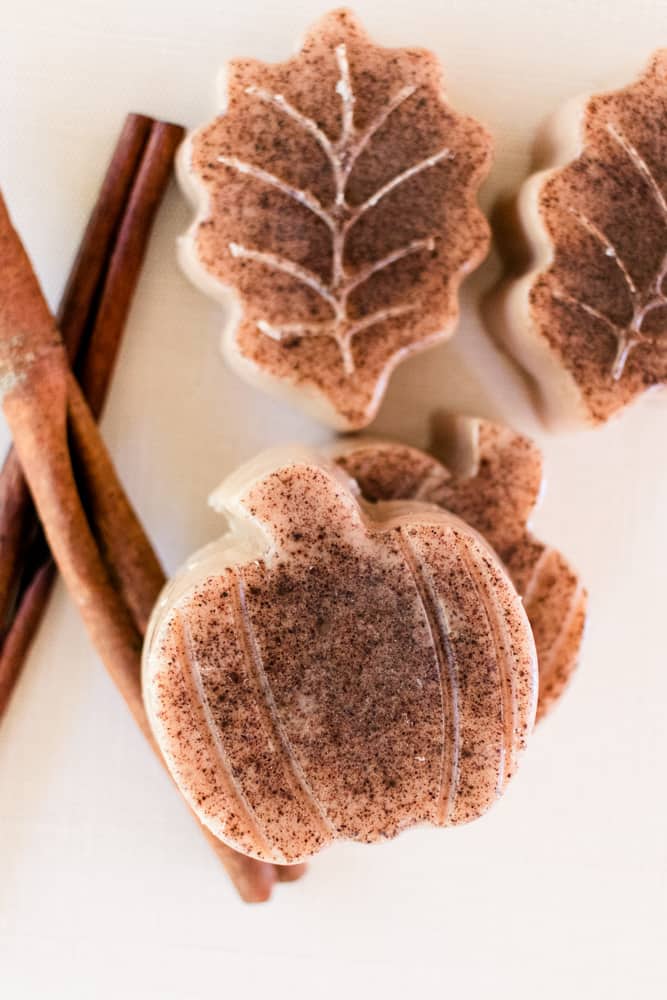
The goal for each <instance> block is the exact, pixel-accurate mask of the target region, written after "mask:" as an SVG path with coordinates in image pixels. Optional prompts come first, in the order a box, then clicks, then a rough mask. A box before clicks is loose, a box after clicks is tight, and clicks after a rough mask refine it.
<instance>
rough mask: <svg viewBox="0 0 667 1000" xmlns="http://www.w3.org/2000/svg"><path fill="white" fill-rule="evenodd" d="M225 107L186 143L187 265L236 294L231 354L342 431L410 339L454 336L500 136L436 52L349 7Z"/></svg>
mask: <svg viewBox="0 0 667 1000" xmlns="http://www.w3.org/2000/svg"><path fill="white" fill-rule="evenodd" d="M226 85H227V86H226V92H227V104H226V109H225V111H224V114H222V115H220V116H219V117H218V118H216V119H215V120H214V121H213V122H211V123H210V124H209V125H205V126H203V127H202V128H200V129H199V130H198V131H196V132H195V133H194V134H193V135H192V136H191V137H190V139H189V141H188V142H187V143H186V145H185V146H184V148H183V151H182V155H181V158H180V174H181V177H182V180H183V184H184V188H185V190H186V191H187V192H188V193H189V194H190V195H191V197H192V199H193V202H194V204H195V205H196V207H197V210H198V214H197V218H196V221H195V223H194V225H193V226H192V228H191V230H190V231H189V233H188V234H187V235H186V236H185V237H184V238H183V239H182V241H181V261H182V263H183V266H184V268H185V270H186V272H187V273H188V274H189V275H190V276H191V278H192V279H193V280H194V281H195V282H196V283H197V284H199V285H200V286H201V287H202V288H203V289H204V291H206V292H208V293H209V294H212V295H214V296H217V297H222V298H223V300H224V301H225V302H228V303H229V302H231V304H232V305H231V313H232V316H231V320H230V323H229V325H228V327H227V330H226V333H225V337H224V350H225V354H226V356H227V358H228V360H229V362H230V363H231V364H232V366H233V367H234V368H235V369H236V370H237V371H238V372H239V374H241V375H242V376H243V377H245V378H247V379H248V380H249V381H251V382H255V383H256V384H258V385H260V386H261V387H263V388H265V389H267V390H268V391H271V392H274V393H278V394H279V395H283V396H288V397H290V398H292V399H294V400H295V401H296V402H300V403H302V404H303V405H304V406H306V407H307V408H308V409H310V410H311V411H312V412H314V413H315V414H316V415H317V416H318V417H319V418H320V419H322V420H324V421H326V422H328V423H330V424H332V425H333V426H335V427H338V428H340V429H353V428H359V427H364V426H365V425H366V424H368V423H369V422H370V421H371V420H372V418H373V416H374V415H375V413H376V411H377V408H378V406H379V404H380V401H381V399H382V395H383V393H384V390H385V387H386V383H387V379H388V377H389V375H390V373H391V371H392V369H393V368H394V367H395V366H396V364H397V363H398V362H399V361H400V360H401V359H402V358H403V357H404V356H405V355H406V354H408V353H410V352H413V351H416V350H420V349H423V348H425V347H428V346H429V345H431V344H434V343H436V342H437V341H440V340H443V339H446V338H447V337H448V336H450V334H451V333H452V331H453V327H454V324H455V322H456V319H457V315H458V303H457V291H458V287H459V284H460V282H461V280H462V278H463V277H464V276H465V274H466V273H467V272H468V271H470V270H471V269H472V268H473V267H474V266H475V265H476V264H478V263H479V261H480V260H481V259H482V258H483V257H484V256H485V254H486V251H487V247H488V227H487V224H486V220H485V219H484V217H483V216H482V214H481V213H480V211H479V209H478V208H477V206H476V202H475V196H476V190H477V188H478V186H479V184H480V183H481V181H482V179H483V177H484V176H485V174H486V172H487V169H488V166H489V161H490V155H491V141H490V138H489V136H488V134H487V133H486V132H485V130H484V129H483V128H482V127H481V126H480V125H478V124H477V122H475V121H473V120H472V119H471V118H468V117H465V116H463V115H460V114H457V113H456V112H455V111H454V110H453V109H452V108H451V106H450V105H449V104H448V103H447V102H446V100H445V98H444V95H443V90H442V78H441V72H440V67H439V65H438V63H437V60H436V59H435V57H434V56H433V55H432V54H431V53H429V52H426V51H424V50H419V49H383V48H380V47H378V46H376V45H373V43H372V42H371V41H370V40H369V38H368V37H367V35H366V34H365V33H364V31H363V30H362V28H361V27H360V25H359V24H358V22H357V21H356V19H355V18H354V16H353V15H352V14H351V13H350V12H349V11H346V10H337V11H334V12H332V13H330V14H328V15H327V16H326V17H324V18H323V20H322V21H320V23H319V24H317V25H316V26H315V27H314V28H313V29H312V30H311V32H310V33H309V34H308V36H307V38H306V40H305V42H304V44H303V47H302V49H301V51H300V52H299V53H298V55H296V56H294V57H293V58H292V59H289V60H288V61H287V62H284V63H277V64H273V65H270V64H265V63H260V62H257V61H254V60H250V59H236V60H234V61H232V62H231V63H230V64H229V66H228V70H227V75H226Z"/></svg>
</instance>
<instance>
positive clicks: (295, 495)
mask: <svg viewBox="0 0 667 1000" xmlns="http://www.w3.org/2000/svg"><path fill="white" fill-rule="evenodd" d="M214 504H215V506H216V507H217V508H218V509H219V510H220V511H221V512H222V513H223V514H224V515H225V517H226V519H227V522H228V530H227V533H226V534H225V535H224V536H223V537H222V538H221V539H220V540H219V541H218V542H215V543H213V544H212V545H211V546H209V547H208V548H206V549H204V550H203V551H202V552H201V553H199V554H198V555H197V556H195V557H194V558H193V559H192V560H191V561H190V562H189V564H188V565H187V566H186V567H184V569H183V570H182V571H181V572H180V573H179V574H177V575H176V577H175V578H174V580H173V581H172V582H171V583H170V584H169V586H168V587H167V589H166V590H165V592H164V594H163V596H162V599H161V601H160V603H159V605H158V607H157V608H156V611H155V613H154V617H153V622H152V624H151V628H150V630H149V635H148V638H147V641H146V648H145V654H144V699H145V704H146V709H147V714H148V717H149V719H150V723H151V726H152V728H153V732H154V734H155V737H156V740H157V742H158V744H159V747H160V749H161V751H162V753H163V755H164V757H165V760H166V762H167V764H168V766H169V769H170V771H171V773H172V774H173V776H174V778H175V780H176V783H177V784H178V786H179V787H180V789H181V791H182V793H183V795H184V796H185V798H186V799H187V800H188V802H189V803H190V805H191V806H192V808H193V809H194V810H195V812H196V813H197V815H198V816H199V817H200V819H201V820H202V822H203V823H205V824H206V825H207V826H208V827H209V828H210V829H211V830H212V831H213V832H214V833H215V834H216V835H217V836H218V837H220V838H222V839H223V840H224V841H226V842H227V843H228V844H230V845H231V846H233V847H234V848H236V849H237V850H240V851H242V852H244V853H246V854H249V855H252V856H254V857H258V858H262V859H265V860H270V861H274V862H279V863H294V862H297V861H299V860H301V859H303V858H305V857H307V856H309V855H312V854H314V853H315V852H317V851H319V850H320V849H321V848H322V847H324V846H325V845H326V844H328V843H330V842H332V841H333V840H336V839H348V840H356V841H364V842H371V841H376V840H379V839H381V838H386V837H393V836H395V835H396V834H397V833H399V832H400V831H401V830H403V829H405V828H406V827H409V826H413V825H415V824H419V823H431V824H434V825H437V826H447V825H451V824H457V823H464V822H467V821H469V820H472V819H475V818H476V817H477V816H479V815H481V814H482V813H483V812H485V810H486V809H488V808H489V806H490V805H491V804H492V803H493V802H494V801H495V800H496V799H497V798H498V796H499V795H500V794H501V793H502V791H503V789H504V788H505V786H506V784H507V781H508V780H509V779H510V777H511V776H512V775H513V774H514V773H515V770H516V767H517V761H518V758H519V756H520V754H521V751H522V749H523V748H524V745H525V743H526V739H527V737H528V735H529V733H530V731H531V729H532V726H533V721H534V716H535V707H536V695H537V670H536V655H535V646H534V642H533V636H532V633H531V629H530V625H529V623H528V620H527V618H526V614H525V611H524V609H523V606H522V603H521V599H520V598H519V596H518V594H517V592H516V590H515V589H514V586H513V585H512V583H511V581H510V579H509V577H508V575H507V573H506V572H505V570H504V568H503V567H502V565H501V564H500V562H499V560H498V558H497V557H496V555H495V554H494V553H493V551H492V550H491V549H490V548H489V546H488V545H487V544H486V543H485V542H484V541H483V539H482V538H481V536H479V535H478V534H477V533H476V532H475V531H474V530H473V529H472V528H470V527H468V525H466V524H465V523H464V522H463V521H461V520H460V519H459V518H458V517H455V516H454V515H453V514H451V513H449V512H447V511H445V510H443V509H441V508H439V507H437V506H435V505H432V504H427V503H423V502H418V501H414V500H401V501H398V502H377V503H373V504H368V503H366V502H365V501H364V500H363V499H362V498H361V497H360V495H359V491H358V488H357V486H356V484H355V483H354V482H353V481H352V480H351V479H349V478H348V477H347V476H346V475H345V474H344V473H343V472H342V470H341V469H340V468H339V467H338V466H336V465H335V464H333V463H331V462H330V461H328V460H325V459H323V458H321V457H318V456H317V455H315V454H312V453H308V452H305V451H303V450H299V449H296V450H290V451H287V452H285V451H283V452H280V453H276V452H269V453H266V454H264V455H263V456H260V458H259V459H258V460H256V462H255V463H252V464H251V465H249V466H246V467H244V468H243V469H240V470H239V471H238V472H237V473H235V474H234V475H233V476H232V477H230V478H229V479H228V480H226V482H225V483H224V484H223V486H222V487H221V488H220V489H219V490H218V491H217V493H216V494H215V496H214Z"/></svg>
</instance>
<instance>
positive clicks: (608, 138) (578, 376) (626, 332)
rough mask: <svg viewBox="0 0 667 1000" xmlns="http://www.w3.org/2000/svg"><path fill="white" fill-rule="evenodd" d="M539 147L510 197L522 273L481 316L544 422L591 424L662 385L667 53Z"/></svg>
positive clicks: (666, 298) (569, 109)
mask: <svg viewBox="0 0 667 1000" xmlns="http://www.w3.org/2000/svg"><path fill="white" fill-rule="evenodd" d="M543 146H544V148H543V150H542V154H541V155H542V158H543V159H544V158H546V160H547V163H548V165H547V168H546V169H544V170H541V171H540V172H539V173H537V174H534V175H533V176H532V177H531V178H530V179H529V180H528V181H526V183H525V184H524V186H523V188H522V190H521V192H520V194H519V197H518V201H517V212H516V216H517V220H516V221H517V222H518V229H519V235H520V236H521V238H522V239H523V240H524V241H525V242H526V244H527V247H528V251H529V254H530V260H529V262H528V270H527V271H526V272H525V273H524V274H523V275H522V276H521V277H519V278H512V279H511V280H509V281H508V282H506V283H504V284H503V286H502V287H501V289H500V291H499V293H498V295H497V296H494V297H493V298H492V301H491V302H490V304H489V308H488V310H487V314H488V316H489V322H490V324H491V326H492V328H493V329H494V331H495V332H496V333H497V334H498V335H499V337H500V338H501V339H502V340H503V341H504V343H505V344H506V346H507V347H508V348H509V350H510V351H511V353H512V354H513V355H514V356H515V357H516V359H517V360H518V361H519V363H520V364H521V365H523V366H524V368H525V369H526V371H527V372H528V373H529V374H530V376H531V377H532V379H533V380H534V382H535V385H536V388H537V391H538V395H539V399H540V403H541V406H542V409H543V411H544V414H545V416H546V418H547V419H548V420H549V421H551V422H554V423H581V422H583V423H588V424H600V423H602V422H603V421H605V420H607V419H608V418H609V417H610V416H611V415H612V414H614V413H616V412H617V411H618V410H620V409H621V408H622V407H624V406H626V405H627V404H628V403H630V402H631V401H632V400H634V399H635V398H636V397H638V396H640V395H641V394H642V393H644V392H646V391H647V390H649V389H653V388H654V387H657V386H661V385H664V383H665V381H666V380H667V49H661V50H659V51H658V52H657V53H656V54H655V55H654V56H653V58H652V59H651V61H650V63H649V65H648V67H647V68H646V70H645V72H644V73H643V74H642V75H641V76H640V77H639V78H638V79H637V80H636V81H635V82H634V83H632V84H631V85H630V86H628V87H625V88H624V89H622V90H617V91H613V92H610V93H605V94H598V95H596V96H593V97H585V98H580V99H578V100H576V101H574V102H572V103H571V104H569V105H567V106H566V107H565V108H564V109H563V111H562V112H561V113H560V114H559V115H558V116H557V117H556V118H555V119H554V121H553V123H552V125H551V127H550V128H549V129H548V130H547V132H546V133H545V140H544V143H543Z"/></svg>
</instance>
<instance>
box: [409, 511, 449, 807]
mask: <svg viewBox="0 0 667 1000" xmlns="http://www.w3.org/2000/svg"><path fill="white" fill-rule="evenodd" d="M398 537H399V544H400V548H401V552H402V554H403V558H404V560H405V565H406V567H407V569H408V572H409V573H410V576H411V578H412V581H413V583H414V585H415V588H416V590H417V594H418V596H419V601H420V604H421V607H422V611H423V613H424V617H425V618H426V621H427V624H428V628H429V633H430V636H431V645H432V648H433V651H434V654H435V662H436V666H437V670H438V679H439V681H440V701H441V706H442V731H443V740H442V763H441V769H440V790H439V794H438V805H437V809H436V824H437V825H438V826H445V825H447V823H448V822H449V820H450V817H451V814H452V810H453V806H454V800H455V798H456V794H457V792H458V779H459V712H458V697H457V691H456V683H455V678H456V671H457V662H456V654H455V652H454V649H453V647H452V644H451V642H450V641H449V624H448V621H447V617H446V613H445V611H444V608H443V607H442V604H441V603H439V602H438V599H437V595H436V594H435V593H434V592H433V587H432V585H431V582H430V581H429V580H428V579H427V577H426V575H425V573H424V572H423V569H422V568H421V566H422V561H421V560H420V559H419V557H418V555H417V553H416V552H415V550H414V548H413V546H412V545H411V544H410V541H409V540H408V538H407V537H406V536H405V533H404V531H403V529H401V530H400V531H399V532H398ZM448 730H449V731H448Z"/></svg>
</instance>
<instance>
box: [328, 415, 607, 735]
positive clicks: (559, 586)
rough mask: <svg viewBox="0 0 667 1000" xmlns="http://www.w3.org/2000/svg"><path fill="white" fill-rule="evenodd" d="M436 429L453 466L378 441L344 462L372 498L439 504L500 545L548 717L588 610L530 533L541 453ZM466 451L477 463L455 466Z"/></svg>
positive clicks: (572, 663)
mask: <svg viewBox="0 0 667 1000" xmlns="http://www.w3.org/2000/svg"><path fill="white" fill-rule="evenodd" d="M435 431H436V433H435V435H434V450H435V451H436V453H439V454H441V455H442V457H443V460H444V461H445V463H446V464H445V465H443V464H441V463H440V462H439V461H438V460H436V459H435V458H433V457H432V456H431V455H427V454H425V453H424V452H421V451H418V450H417V449H416V448H409V447H407V446H406V445H400V444H389V443H387V444H384V443H375V442H370V441H369V442H360V443H359V444H352V445H347V446H344V447H343V449H342V450H341V453H340V455H339V458H338V461H339V463H340V464H341V466H342V467H343V468H344V469H345V471H346V472H347V473H348V474H349V475H350V476H352V477H353V478H355V479H356V480H357V482H358V484H359V487H360V489H361V491H362V493H363V495H364V497H366V498H367V499H368V500H371V501H377V500H398V499H407V500H411V499H418V500H423V501H427V502H429V503H434V504H438V506H440V507H443V508H444V509H446V510H450V511H452V513H454V514H457V515H458V516H459V517H461V518H463V519H464V520H465V521H466V522H467V523H468V524H470V525H471V526H472V527H474V528H475V529H476V530H477V531H479V532H480V533H481V534H482V535H484V537H485V538H486V540H487V541H488V542H489V544H490V545H492V546H493V548H494V549H495V551H496V552H497V553H498V555H499V556H500V558H501V559H502V561H503V562H504V564H505V566H506V567H507V569H508V571H509V573H510V576H511V578H512V580H513V582H514V585H515V586H516V588H517V590H518V592H519V594H520V595H521V596H522V598H523V602H524V607H525V609H526V613H527V615H528V619H529V621H530V624H531V627H532V629H533V635H534V637H535V646H536V649H537V657H538V667H539V698H538V704H537V718H538V719H540V718H542V717H543V716H544V715H545V714H546V712H548V711H549V709H550V708H551V706H552V705H553V704H554V703H555V701H557V700H558V698H559V697H560V696H561V694H562V692H563V690H564V688H565V686H566V685H567V683H568V681H569V680H570V678H571V676H572V673H573V672H574V670H575V668H576V666H577V663H578V660H579V650H580V647H581V640H582V638H583V631H584V624H585V620H586V604H587V595H586V591H585V589H584V587H583V586H582V583H581V580H580V578H579V576H578V574H577V573H576V572H575V571H574V570H573V569H572V567H571V566H570V565H569V564H568V562H567V561H566V559H565V558H564V556H563V555H561V553H560V552H558V551H557V550H556V549H553V548H551V547H550V546H547V545H545V544H544V543H543V542H540V541H538V540H537V539H536V538H535V537H534V535H532V534H531V532H530V531H528V530H527V523H528V520H529V518H530V515H531V513H532V511H533V508H534V506H535V503H536V501H537V498H538V494H539V491H540V487H541V483H542V457H541V455H540V452H539V450H538V448H537V447H536V445H534V444H533V443H532V442H531V441H530V440H529V439H528V438H526V437H524V436H523V435H521V434H517V433H515V432H514V431H512V430H510V429H509V428H508V427H502V426H500V425H497V424H492V423H489V422H488V421H484V420H474V419H471V418H454V419H451V418H448V419H445V418H441V419H440V421H439V423H438V421H436V424H435ZM462 445H463V446H464V447H463V450H465V451H466V452H467V454H468V456H469V464H468V465H467V467H465V468H461V469H460V470H458V469H453V470H452V468H451V466H452V465H454V464H455V463H454V461H453V459H454V458H455V456H456V453H457V452H460V451H461V450H462V448H461V446H462ZM448 465H449V466H450V468H448V467H447V466H448Z"/></svg>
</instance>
